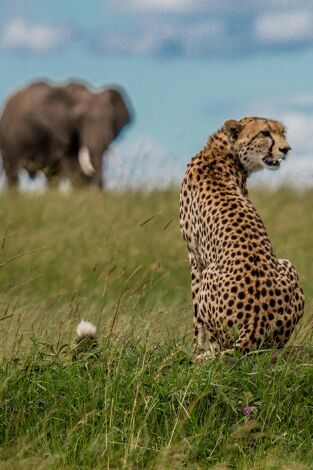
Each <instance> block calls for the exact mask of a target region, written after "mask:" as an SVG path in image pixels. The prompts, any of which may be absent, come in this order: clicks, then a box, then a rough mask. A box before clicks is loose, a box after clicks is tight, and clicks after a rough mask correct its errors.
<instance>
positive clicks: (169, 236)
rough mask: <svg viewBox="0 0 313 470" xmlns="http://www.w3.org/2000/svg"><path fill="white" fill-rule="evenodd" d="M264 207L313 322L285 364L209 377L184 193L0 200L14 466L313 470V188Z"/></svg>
mask: <svg viewBox="0 0 313 470" xmlns="http://www.w3.org/2000/svg"><path fill="white" fill-rule="evenodd" d="M250 196H251V199H252V200H253V201H254V203H255V205H256V207H257V208H258V210H259V212H260V214H261V216H262V218H263V220H264V222H265V225H266V227H267V229H268V232H269V234H270V237H271V240H272V243H273V246H274V249H275V252H276V254H277V255H278V256H279V257H288V258H289V259H290V260H291V261H292V262H293V264H294V265H295V267H296V269H297V270H298V273H299V276H300V280H301V284H302V286H303V288H304V291H305V296H306V313H305V317H304V319H303V321H302V322H301V325H300V326H299V328H298V331H297V332H296V335H295V336H294V338H293V340H292V341H291V343H290V346H289V347H288V348H286V350H285V351H284V352H283V353H279V354H278V353H276V352H268V353H265V354H251V355H250V356H247V357H240V356H234V357H231V358H223V359H217V360H215V361H208V362H207V363H206V364H205V365H202V366H195V365H192V364H191V359H192V353H193V347H192V308H191V295H190V286H189V268H188V262H187V252H186V248H185V246H184V243H183V241H182V238H181V235H180V232H179V224H178V192H177V191H176V190H170V191H160V192H152V193H150V194H144V193H140V192H127V193H120V194H119V193H107V194H98V193H95V192H91V191H88V192H83V191H82V192H73V193H72V194H68V195H64V194H61V193H56V192H53V191H51V192H49V193H47V194H45V195H41V196H38V195H37V196H35V195H27V194H20V195H3V196H2V197H1V205H0V220H1V227H2V228H1V233H0V237H2V238H1V240H0V256H1V258H0V270H1V277H0V279H1V283H0V293H1V295H0V302H1V303H0V308H1V312H0V325H1V330H0V354H1V364H0V374H1V377H0V380H1V386H0V405H1V406H0V468H6V469H10V468H12V469H19V468H23V469H24V468H49V469H50V468H51V469H53V468H66V469H67V468H68V469H70V468H75V469H76V468H82V469H83V468H99V469H100V468H101V469H102V468H108V469H120V468H127V469H139V468H153V469H167V468H168V469H182V468H188V469H205V468H216V469H220V470H221V469H228V468H229V469H233V468H236V469H260V470H261V469H267V468H268V469H287V468H294V469H302V468H303V469H309V468H313V466H312V462H313V449H312V434H313V414H312V383H313V350H312V345H313V340H312V312H313V282H312V279H313V252H312V247H313V211H312V202H313V191H307V192H304V193H302V194H298V193H295V192H293V191H291V190H289V189H287V188H286V189H281V190H279V191H277V192H269V191H252V192H251V195H250ZM81 318H84V319H88V320H91V321H93V322H95V323H96V324H97V325H98V329H99V337H100V341H99V346H98V347H97V348H96V349H94V350H91V351H90V352H83V351H81V352H77V350H76V348H75V327H76V325H77V323H78V321H79V320H80V319H81ZM247 407H248V408H247ZM247 413H248V414H247Z"/></svg>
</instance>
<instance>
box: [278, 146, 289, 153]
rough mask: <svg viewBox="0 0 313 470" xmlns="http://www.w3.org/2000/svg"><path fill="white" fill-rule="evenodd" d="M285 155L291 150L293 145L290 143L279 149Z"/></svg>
mask: <svg viewBox="0 0 313 470" xmlns="http://www.w3.org/2000/svg"><path fill="white" fill-rule="evenodd" d="M279 150H280V151H281V152H282V153H283V154H284V155H287V153H288V152H289V150H291V147H290V146H289V145H287V146H286V147H282V148H280V149H279Z"/></svg>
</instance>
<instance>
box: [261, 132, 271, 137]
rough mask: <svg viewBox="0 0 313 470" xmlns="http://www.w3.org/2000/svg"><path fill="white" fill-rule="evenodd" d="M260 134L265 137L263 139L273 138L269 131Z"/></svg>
mask: <svg viewBox="0 0 313 470" xmlns="http://www.w3.org/2000/svg"><path fill="white" fill-rule="evenodd" d="M260 134H261V135H263V137H271V133H270V132H269V131H262V132H260Z"/></svg>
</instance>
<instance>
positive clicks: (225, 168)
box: [200, 129, 248, 194]
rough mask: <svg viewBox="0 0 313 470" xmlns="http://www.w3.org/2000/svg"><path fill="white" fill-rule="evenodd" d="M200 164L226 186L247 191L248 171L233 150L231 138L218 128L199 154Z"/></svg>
mask: <svg viewBox="0 0 313 470" xmlns="http://www.w3.org/2000/svg"><path fill="white" fill-rule="evenodd" d="M200 160H202V165H203V164H204V165H205V166H206V168H207V169H208V170H209V174H208V175H209V176H210V177H212V178H214V179H218V180H219V181H221V182H223V183H224V184H226V185H227V186H229V185H232V186H236V187H239V189H240V190H241V191H242V192H243V193H244V194H246V193H247V186H246V182H247V176H248V173H247V171H246V170H245V169H244V167H243V165H242V164H241V162H240V160H239V158H238V155H237V153H236V152H235V150H234V144H233V140H232V139H231V138H230V136H229V135H228V134H226V133H225V132H224V130H223V129H220V130H219V131H217V132H216V133H215V134H213V135H212V136H211V137H210V138H209V140H208V143H207V145H206V146H205V147H204V149H203V151H202V152H201V154H200Z"/></svg>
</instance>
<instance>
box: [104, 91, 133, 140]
mask: <svg viewBox="0 0 313 470" xmlns="http://www.w3.org/2000/svg"><path fill="white" fill-rule="evenodd" d="M106 93H107V96H108V97H109V101H110V103H111V106H112V109H113V115H112V117H113V129H114V135H115V136H117V135H118V134H119V133H120V132H121V130H122V129H123V127H125V126H126V125H127V124H129V122H130V121H131V120H132V113H131V106H130V104H129V102H128V100H127V98H126V96H125V93H123V92H122V90H120V89H117V88H111V89H109V90H106Z"/></svg>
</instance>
